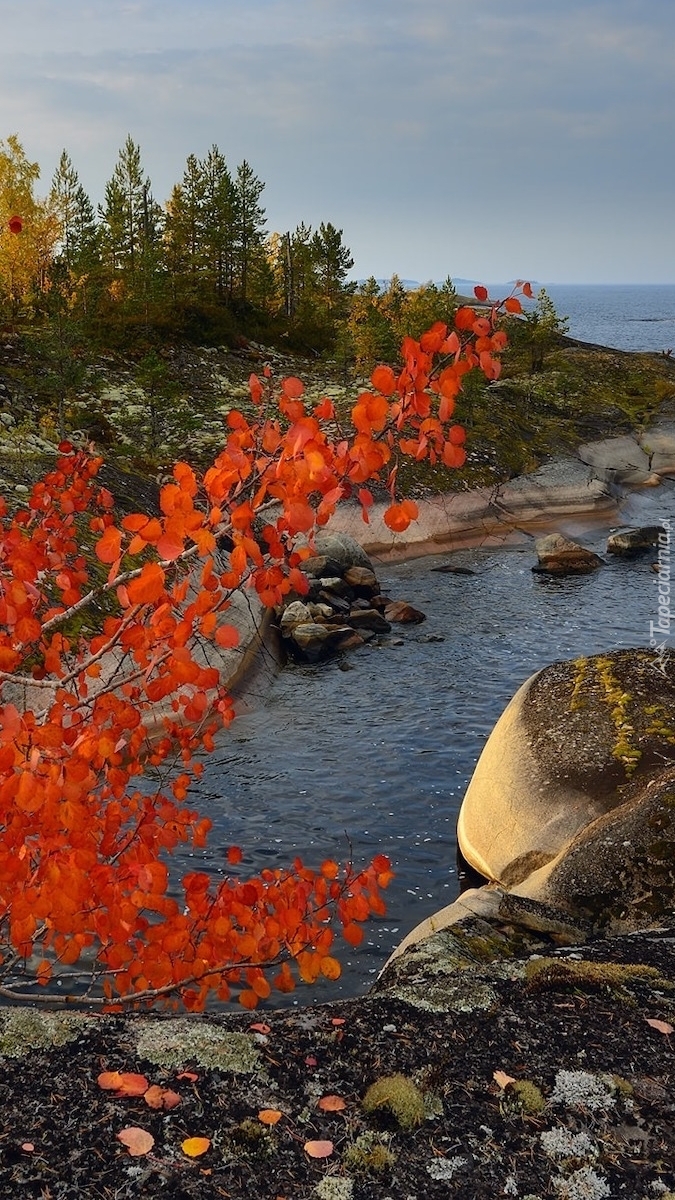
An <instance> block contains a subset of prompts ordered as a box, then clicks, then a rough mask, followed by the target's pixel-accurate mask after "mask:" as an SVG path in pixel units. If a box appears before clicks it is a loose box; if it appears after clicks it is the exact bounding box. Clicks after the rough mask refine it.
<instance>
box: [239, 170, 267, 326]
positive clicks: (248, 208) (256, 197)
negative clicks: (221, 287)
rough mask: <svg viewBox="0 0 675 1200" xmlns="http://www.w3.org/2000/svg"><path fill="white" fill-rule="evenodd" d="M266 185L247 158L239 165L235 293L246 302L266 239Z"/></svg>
mask: <svg viewBox="0 0 675 1200" xmlns="http://www.w3.org/2000/svg"><path fill="white" fill-rule="evenodd" d="M264 188H265V184H264V183H263V182H262V180H260V179H258V177H257V176H256V175H254V173H253V170H252V168H251V167H250V166H249V164H248V163H247V162H246V159H244V161H243V162H242V163H240V165H239V166H238V167H237V174H236V177H235V180H234V194H233V218H234V220H233V228H234V261H235V271H236V282H235V294H236V296H237V298H238V299H239V300H241V301H242V302H243V303H244V304H245V303H246V301H247V300H248V299H249V277H250V274H251V271H252V270H253V269H254V265H255V260H256V257H257V258H260V256H261V251H262V248H263V245H264V240H265V225H266V224H267V218H266V216H265V209H264V208H263V207H262V205H261V204H260V197H261V195H262V192H263V190H264Z"/></svg>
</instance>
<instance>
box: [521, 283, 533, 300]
mask: <svg viewBox="0 0 675 1200" xmlns="http://www.w3.org/2000/svg"><path fill="white" fill-rule="evenodd" d="M523 295H524V296H528V297H529V299H530V300H531V299H532V284H531V283H524V284H523Z"/></svg>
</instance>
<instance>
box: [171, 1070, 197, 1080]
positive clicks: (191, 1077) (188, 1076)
mask: <svg viewBox="0 0 675 1200" xmlns="http://www.w3.org/2000/svg"><path fill="white" fill-rule="evenodd" d="M176 1079H189V1080H190V1083H196V1082H197V1080H198V1079H199V1075H196V1074H195V1072H194V1071H181V1073H180V1075H176Z"/></svg>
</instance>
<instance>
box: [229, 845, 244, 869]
mask: <svg viewBox="0 0 675 1200" xmlns="http://www.w3.org/2000/svg"><path fill="white" fill-rule="evenodd" d="M225 857H226V859H227V861H228V862H229V863H230V864H231V866H233V867H234V866H236V864H237V863H240V862H241V860H242V858H243V857H244V855H243V851H241V850H240V849H239V846H229V847H228V850H227V853H226V855H225Z"/></svg>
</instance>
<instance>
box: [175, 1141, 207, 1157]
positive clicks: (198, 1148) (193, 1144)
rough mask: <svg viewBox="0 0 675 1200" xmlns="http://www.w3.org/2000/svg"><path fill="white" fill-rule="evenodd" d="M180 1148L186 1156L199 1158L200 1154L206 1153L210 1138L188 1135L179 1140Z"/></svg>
mask: <svg viewBox="0 0 675 1200" xmlns="http://www.w3.org/2000/svg"><path fill="white" fill-rule="evenodd" d="M180 1148H181V1150H182V1151H183V1154H187V1156H188V1158H199V1156H200V1154H206V1151H207V1150H210V1148H211V1138H207V1137H190V1138H186V1139H185V1141H184V1142H181V1147H180Z"/></svg>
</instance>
